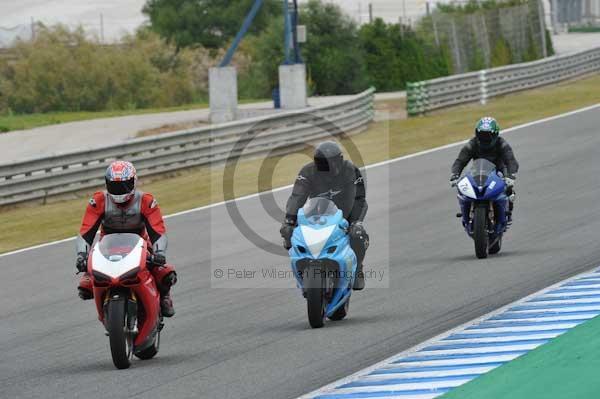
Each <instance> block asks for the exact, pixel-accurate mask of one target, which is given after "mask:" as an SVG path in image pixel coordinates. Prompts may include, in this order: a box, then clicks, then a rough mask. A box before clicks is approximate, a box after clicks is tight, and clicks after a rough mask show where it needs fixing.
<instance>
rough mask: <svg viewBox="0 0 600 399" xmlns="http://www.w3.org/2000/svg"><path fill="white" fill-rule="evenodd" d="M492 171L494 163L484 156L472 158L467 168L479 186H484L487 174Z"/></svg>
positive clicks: (494, 167) (494, 166)
mask: <svg viewBox="0 0 600 399" xmlns="http://www.w3.org/2000/svg"><path fill="white" fill-rule="evenodd" d="M494 172H496V165H494V164H493V163H492V162H490V161H488V160H487V159H484V158H480V159H475V160H473V162H472V164H471V167H470V168H469V174H470V175H471V177H472V178H473V180H474V181H475V184H476V185H477V186H479V187H484V186H485V183H486V182H487V179H488V177H489V175H490V174H491V173H494Z"/></svg>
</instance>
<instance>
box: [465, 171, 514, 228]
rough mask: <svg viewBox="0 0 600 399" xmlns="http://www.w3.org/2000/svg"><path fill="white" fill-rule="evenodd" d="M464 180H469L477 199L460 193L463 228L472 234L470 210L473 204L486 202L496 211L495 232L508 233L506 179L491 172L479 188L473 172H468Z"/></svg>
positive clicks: (495, 172)
mask: <svg viewBox="0 0 600 399" xmlns="http://www.w3.org/2000/svg"><path fill="white" fill-rule="evenodd" d="M464 178H467V179H468V181H469V183H470V184H471V187H472V189H473V193H474V194H475V197H476V198H471V197H470V196H469V195H467V194H466V193H465V192H464V191H463V192H461V190H460V189H459V192H458V201H459V205H460V207H461V212H462V215H463V226H464V227H465V230H466V231H467V233H468V234H469V235H471V234H472V231H471V229H472V226H471V225H470V223H469V218H470V210H471V207H472V204H473V202H486V201H489V202H491V203H493V204H494V210H495V212H496V222H497V223H496V226H494V232H495V234H496V235H499V234H502V233H504V231H506V221H507V211H508V198H507V196H506V194H505V192H506V184H505V183H504V179H503V178H502V177H500V176H498V173H497V171H496V170H495V169H493V170H490V171H489V173H488V174H487V179H486V180H485V183H484V184H483V185H482V186H479V185H478V183H477V180H476V178H475V177H474V176H473V174H472V173H471V171H468V172H467V173H466V174H465V175H464Z"/></svg>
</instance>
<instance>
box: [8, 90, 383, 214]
mask: <svg viewBox="0 0 600 399" xmlns="http://www.w3.org/2000/svg"><path fill="white" fill-rule="evenodd" d="M374 92H375V89H373V88H371V89H369V90H367V91H365V92H363V93H361V94H358V95H356V96H353V97H351V98H350V99H346V100H344V101H342V102H340V103H336V104H332V105H328V106H323V107H318V108H309V109H307V110H299V111H288V112H283V113H280V114H275V115H270V116H267V117H259V118H252V119H247V120H243V121H237V122H231V123H224V124H219V125H212V126H210V127H206V128H202V129H190V130H185V131H181V132H174V133H169V134H164V135H160V136H153V137H147V138H140V139H134V140H131V141H127V142H124V143H121V144H117V145H111V146H106V147H102V148H94V149H90V150H83V151H76V152H70V153H65V154H60V155H56V156H49V157H42V158H35V159H29V160H24V161H21V162H17V163H10V164H0V205H6V204H13V203H18V202H22V201H28V200H34V199H40V198H44V199H45V198H46V197H48V196H51V195H56V194H63V193H69V192H75V191H79V190H82V189H89V188H92V187H99V186H101V185H102V184H103V183H104V172H105V169H106V166H107V164H108V163H109V162H110V161H112V160H115V159H127V160H129V161H131V162H133V163H134V164H135V166H136V169H137V171H138V174H139V175H140V176H149V175H153V174H159V173H165V172H171V171H174V170H178V169H184V168H189V167H192V166H199V165H206V164H210V163H215V162H224V161H226V160H227V159H229V158H230V157H241V156H244V157H245V156H258V155H263V154H268V153H271V152H272V151H273V150H277V153H283V152H286V151H291V150H293V149H294V148H297V147H298V146H301V145H305V143H307V142H310V141H312V140H317V139H319V138H323V137H328V136H330V135H331V134H340V133H342V132H344V133H349V132H354V131H359V130H362V129H364V128H365V127H366V126H367V124H368V123H369V122H371V121H372V120H373V116H374V111H373V97H374ZM332 130H333V131H332Z"/></svg>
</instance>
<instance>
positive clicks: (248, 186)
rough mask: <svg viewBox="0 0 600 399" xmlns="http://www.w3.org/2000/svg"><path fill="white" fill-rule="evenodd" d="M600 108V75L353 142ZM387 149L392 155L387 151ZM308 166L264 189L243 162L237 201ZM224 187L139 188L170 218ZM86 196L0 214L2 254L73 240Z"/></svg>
mask: <svg viewBox="0 0 600 399" xmlns="http://www.w3.org/2000/svg"><path fill="white" fill-rule="evenodd" d="M599 102H600V75H596V76H593V77H589V78H586V79H581V80H578V81H574V82H566V83H563V84H560V85H556V86H553V87H547V88H541V89H536V90H531V91H527V92H522V93H518V94H513V95H510V96H507V97H504V98H499V99H496V100H493V101H490V103H489V104H487V105H485V106H480V105H465V106H460V107H455V108H450V109H446V110H442V111H438V112H434V113H432V114H430V115H428V116H425V117H419V118H411V119H406V120H393V121H390V122H380V123H374V124H373V125H372V126H371V128H370V129H369V130H368V131H366V132H364V133H361V134H358V135H355V136H352V137H351V140H352V141H353V143H354V144H355V145H356V147H357V148H358V149H359V150H360V153H361V155H362V158H363V160H364V162H365V163H366V164H369V163H374V162H379V161H382V160H385V159H388V158H395V157H398V156H402V155H406V154H410V153H414V152H418V151H422V150H425V149H429V148H433V147H437V146H441V145H444V144H448V143H452V142H455V141H459V140H464V139H466V138H468V137H471V136H472V134H473V128H474V124H475V121H476V120H477V119H478V118H480V117H481V116H482V115H494V116H495V117H496V118H498V119H499V121H500V124H501V126H502V127H504V128H507V127H511V126H515V125H519V124H522V123H525V122H529V121H533V120H536V119H541V118H545V117H548V116H552V115H556V114H560V113H563V112H567V111H571V110H574V109H577V108H581V107H584V106H587V105H592V104H596V103H599ZM385 146H387V147H388V150H387V151H382V147H385ZM516 152H517V154H518V149H516ZM283 158H285V162H282V160H283ZM308 159H309V158H308V153H307V152H306V151H298V152H296V153H294V154H291V155H286V156H284V157H275V158H272V159H269V161H268V162H269V163H271V164H272V165H276V166H277V167H276V168H275V170H276V173H275V174H274V176H273V178H272V180H271V182H269V183H268V184H266V185H265V184H263V185H262V186H260V187H258V184H257V176H258V172H259V170H260V167H261V165H263V161H264V160H262V159H255V160H245V161H241V162H240V163H239V164H238V169H237V170H238V172H237V174H236V180H235V182H234V187H235V194H236V195H237V196H241V195H246V194H251V193H254V192H256V191H257V190H260V191H262V190H267V189H269V188H271V187H279V186H283V185H287V184H290V183H291V182H293V179H294V176H295V174H296V173H297V171H298V169H299V168H300V166H301V165H302V164H304V163H306V162H307V160H308ZM448 167H450V166H448ZM441 173H444V172H443V171H442V172H441ZM222 181H223V168H222V167H214V168H210V167H205V168H197V169H194V170H190V171H187V172H183V173H180V174H177V175H175V176H172V177H171V178H169V179H161V180H159V181H154V182H141V183H142V184H141V185H140V187H141V189H142V190H144V191H148V192H152V193H154V195H155V196H156V197H157V198H158V200H159V201H160V203H161V206H162V209H163V212H164V213H165V214H168V213H172V212H176V211H180V210H185V209H190V208H194V207H197V206H202V205H206V204H209V203H212V202H217V201H221V200H223V193H222V190H221V189H220V188H221V187H222ZM88 195H89V193H86V195H85V196H82V197H80V198H76V199H70V200H65V201H60V202H56V203H52V204H48V205H44V206H39V205H28V204H24V205H20V206H15V207H5V208H3V209H1V210H0V226H2V229H0V253H1V252H7V251H10V250H14V249H18V248H23V247H27V246H30V245H34V244H38V243H43V242H48V241H52V240H57V239H61V238H65V237H69V236H73V235H75V234H76V233H77V230H78V227H79V223H80V221H81V216H82V213H83V210H84V207H85V205H86V200H87V196H88Z"/></svg>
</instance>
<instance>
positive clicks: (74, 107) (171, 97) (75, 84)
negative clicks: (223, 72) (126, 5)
mask: <svg viewBox="0 0 600 399" xmlns="http://www.w3.org/2000/svg"><path fill="white" fill-rule="evenodd" d="M14 50H15V53H16V60H15V61H13V62H10V63H7V64H6V65H5V66H4V67H3V68H1V70H0V92H1V93H2V96H1V97H0V106H2V104H4V108H5V109H7V108H9V109H11V110H12V111H14V112H15V113H34V112H50V111H100V110H115V109H136V108H146V107H161V106H172V105H180V104H185V103H190V102H192V101H193V100H194V99H196V98H198V97H200V96H202V95H203V93H204V92H205V88H204V87H202V86H200V85H198V82H195V81H194V78H193V57H194V53H193V51H192V50H185V51H181V52H179V53H176V52H175V48H174V47H172V46H169V45H167V44H166V43H165V42H164V41H163V40H161V39H159V38H158V37H157V36H155V35H153V34H149V33H142V34H140V35H139V36H137V37H136V36H130V37H127V38H125V39H124V40H123V43H122V44H121V45H118V46H103V45H101V44H99V43H98V42H97V41H94V40H89V39H86V37H85V35H84V32H83V30H82V29H81V28H80V29H77V30H75V31H70V30H69V29H67V28H65V27H62V26H57V27H53V28H46V27H43V26H41V27H40V28H39V29H38V33H37V35H36V38H35V40H34V41H29V42H19V43H17V45H16V46H15V49H14Z"/></svg>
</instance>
